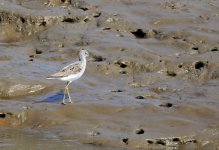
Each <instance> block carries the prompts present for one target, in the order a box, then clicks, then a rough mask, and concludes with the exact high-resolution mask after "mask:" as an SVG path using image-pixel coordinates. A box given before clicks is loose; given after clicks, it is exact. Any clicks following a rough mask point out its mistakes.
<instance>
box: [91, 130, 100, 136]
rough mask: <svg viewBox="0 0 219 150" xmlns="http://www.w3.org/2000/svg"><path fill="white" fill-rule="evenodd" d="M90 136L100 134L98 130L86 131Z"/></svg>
mask: <svg viewBox="0 0 219 150" xmlns="http://www.w3.org/2000/svg"><path fill="white" fill-rule="evenodd" d="M88 134H89V135H90V136H97V135H100V132H98V131H91V132H89V133H88Z"/></svg>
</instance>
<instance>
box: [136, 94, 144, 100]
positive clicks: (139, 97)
mask: <svg viewBox="0 0 219 150" xmlns="http://www.w3.org/2000/svg"><path fill="white" fill-rule="evenodd" d="M135 98H136V99H144V96H142V95H139V96H136V97H135Z"/></svg>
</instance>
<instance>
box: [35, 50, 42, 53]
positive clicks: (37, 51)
mask: <svg viewBox="0 0 219 150" xmlns="http://www.w3.org/2000/svg"><path fill="white" fill-rule="evenodd" d="M35 52H36V54H42V53H43V52H42V51H41V50H39V49H36V51H35Z"/></svg>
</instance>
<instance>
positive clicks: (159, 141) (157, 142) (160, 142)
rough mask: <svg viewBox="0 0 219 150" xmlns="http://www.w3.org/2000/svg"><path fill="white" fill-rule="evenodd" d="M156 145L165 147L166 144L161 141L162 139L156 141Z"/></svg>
mask: <svg viewBox="0 0 219 150" xmlns="http://www.w3.org/2000/svg"><path fill="white" fill-rule="evenodd" d="M156 144H160V145H163V146H165V145H166V142H165V140H163V139H158V140H157V141H156Z"/></svg>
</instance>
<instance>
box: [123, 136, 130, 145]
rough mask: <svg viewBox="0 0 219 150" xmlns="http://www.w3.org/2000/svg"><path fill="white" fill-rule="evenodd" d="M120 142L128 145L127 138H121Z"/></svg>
mask: <svg viewBox="0 0 219 150" xmlns="http://www.w3.org/2000/svg"><path fill="white" fill-rule="evenodd" d="M122 142H123V143H125V144H126V145H128V142H129V139H128V138H127V137H124V138H122Z"/></svg>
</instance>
